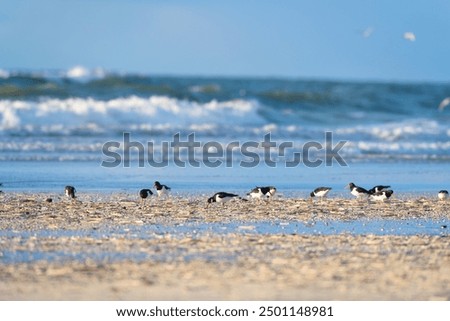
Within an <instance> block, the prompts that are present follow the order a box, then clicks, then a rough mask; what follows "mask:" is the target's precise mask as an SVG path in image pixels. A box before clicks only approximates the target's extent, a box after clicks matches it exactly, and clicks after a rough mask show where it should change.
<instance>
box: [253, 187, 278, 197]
mask: <svg viewBox="0 0 450 321" xmlns="http://www.w3.org/2000/svg"><path fill="white" fill-rule="evenodd" d="M276 192H277V189H276V187H274V186H264V187H258V186H257V187H255V188H254V189H252V190H251V191H250V192H249V193H247V195H248V196H250V197H252V198H258V199H261V198H262V197H267V198H271V197H273V196H274V195H275V193H276Z"/></svg>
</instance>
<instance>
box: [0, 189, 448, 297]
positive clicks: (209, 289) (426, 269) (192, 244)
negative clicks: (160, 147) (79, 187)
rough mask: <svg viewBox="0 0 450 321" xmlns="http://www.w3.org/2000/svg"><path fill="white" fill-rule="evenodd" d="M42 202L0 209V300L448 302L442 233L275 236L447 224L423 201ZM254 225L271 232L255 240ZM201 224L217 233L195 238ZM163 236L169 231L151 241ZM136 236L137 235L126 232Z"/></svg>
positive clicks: (9, 203) (16, 199)
mask: <svg viewBox="0 0 450 321" xmlns="http://www.w3.org/2000/svg"><path fill="white" fill-rule="evenodd" d="M46 197H47V196H46V195H33V196H30V195H25V196H24V195H20V194H14V195H11V196H8V199H6V200H4V201H2V202H1V203H0V245H1V256H0V258H1V259H0V288H2V290H3V291H1V292H0V299H4V300H61V299H67V300H105V299H106V300H118V299H120V300H183V299H186V300H211V299H216V300H434V299H437V298H438V299H446V300H450V292H449V287H448V284H450V248H449V246H448V244H449V236H448V234H445V233H446V229H443V228H442V229H441V228H439V231H441V232H442V233H444V234H442V235H435V236H431V235H423V234H418V235H411V236H399V235H373V234H368V235H353V234H351V233H342V234H332V235H311V234H305V235H303V234H298V233H285V232H284V230H283V228H284V229H286V230H287V229H289V228H294V227H295V226H296V225H297V224H303V223H310V224H311V225H314V224H315V225H314V226H313V227H312V228H311V230H313V229H315V228H317V226H318V225H319V224H318V222H326V223H327V224H328V223H329V224H330V226H331V227H333V224H334V225H337V224H338V223H342V222H344V223H346V222H351V221H352V220H361V219H364V220H366V221H367V222H368V223H370V222H371V221H376V220H381V221H382V220H385V219H396V220H397V219H398V220H408V219H426V220H448V219H449V218H450V209H449V208H448V206H443V205H442V204H441V203H442V202H438V201H436V200H434V199H431V198H430V199H428V198H420V199H414V198H411V199H404V200H402V199H395V200H391V201H390V202H386V203H383V204H375V203H363V202H355V201H354V200H353V199H339V198H329V199H327V200H324V202H323V203H322V204H319V203H317V204H311V202H309V201H307V200H304V199H289V198H286V199H282V200H281V199H280V200H278V199H274V200H272V201H270V202H261V203H259V202H233V203H227V204H225V205H224V206H209V207H208V208H206V206H205V202H204V199H202V198H198V199H192V198H191V199H189V200H187V199H177V200H173V201H171V200H164V201H161V202H152V203H150V202H149V206H147V207H143V206H142V207H141V206H140V204H139V202H138V200H135V201H134V200H133V201H128V200H126V198H124V197H123V196H117V195H113V196H111V197H109V198H108V197H106V196H102V198H101V199H96V198H95V197H88V196H85V197H84V198H83V200H82V202H68V201H67V200H65V199H64V200H60V199H57V198H56V197H53V198H54V201H53V202H52V203H46V202H45V198H46ZM22 199H25V200H27V201H25V202H23V201H22ZM121 199H122V200H123V201H119V200H121ZM27 213H28V214H27ZM261 221H264V222H269V223H272V224H273V226H274V227H277V228H279V229H281V230H282V232H280V233H277V234H270V233H265V232H263V233H262V232H260V231H259V228H258V225H257V223H258V222H261ZM193 222H194V223H195V224H197V223H198V225H195V224H194V225H192V223H193ZM203 223H205V224H206V223H207V224H213V223H217V224H216V226H217V228H222V229H221V230H220V231H222V232H220V233H217V230H208V229H206V230H203V231H202V230H201V229H199V228H197V227H195V226H200V227H201V224H203ZM190 224H191V225H190ZM227 224H229V225H227ZM171 226H172V227H173V226H176V227H179V229H174V230H170V229H168V230H164V229H162V230H159V229H158V228H159V227H171ZM190 226H194V228H191V229H189V227H190ZM142 227H149V229H148V230H146V229H144V230H145V233H141V234H139V233H138V232H136V231H139V230H137V229H138V228H141V229H142ZM150 227H155V229H150ZM183 228H184V229H183ZM49 230H50V231H49ZM105 231H107V233H106V234H105ZM177 231H184V232H177Z"/></svg>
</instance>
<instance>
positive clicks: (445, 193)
mask: <svg viewBox="0 0 450 321" xmlns="http://www.w3.org/2000/svg"><path fill="white" fill-rule="evenodd" d="M438 198H439V199H440V200H441V201H443V200H445V199H447V198H448V191H446V190H445V189H443V190H441V191H439V193H438Z"/></svg>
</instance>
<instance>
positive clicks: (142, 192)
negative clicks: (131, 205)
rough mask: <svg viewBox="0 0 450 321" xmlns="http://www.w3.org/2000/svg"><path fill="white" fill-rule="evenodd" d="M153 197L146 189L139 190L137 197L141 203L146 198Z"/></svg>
mask: <svg viewBox="0 0 450 321" xmlns="http://www.w3.org/2000/svg"><path fill="white" fill-rule="evenodd" d="M151 195H153V192H152V191H151V190H149V189H148V188H145V189H141V190H140V191H139V196H140V198H141V201H144V200H145V199H146V198H147V197H149V196H151Z"/></svg>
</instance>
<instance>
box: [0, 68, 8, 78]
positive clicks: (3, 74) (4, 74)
mask: <svg viewBox="0 0 450 321" xmlns="http://www.w3.org/2000/svg"><path fill="white" fill-rule="evenodd" d="M0 78H3V79H6V78H9V71H7V70H3V69H0Z"/></svg>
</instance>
